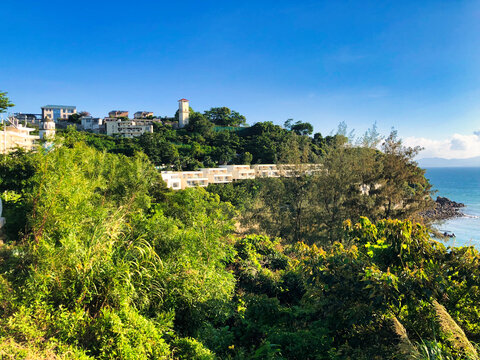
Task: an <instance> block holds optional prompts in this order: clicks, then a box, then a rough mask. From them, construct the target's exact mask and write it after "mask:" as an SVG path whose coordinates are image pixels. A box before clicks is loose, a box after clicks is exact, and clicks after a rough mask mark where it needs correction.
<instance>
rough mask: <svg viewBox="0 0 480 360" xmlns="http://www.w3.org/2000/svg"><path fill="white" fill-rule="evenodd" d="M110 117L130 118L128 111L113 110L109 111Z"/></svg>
mask: <svg viewBox="0 0 480 360" xmlns="http://www.w3.org/2000/svg"><path fill="white" fill-rule="evenodd" d="M108 117H109V118H128V111H125V110H112V111H110V112H109V113H108Z"/></svg>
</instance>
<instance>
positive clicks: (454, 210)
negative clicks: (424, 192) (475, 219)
mask: <svg viewBox="0 0 480 360" xmlns="http://www.w3.org/2000/svg"><path fill="white" fill-rule="evenodd" d="M463 207H465V204H463V203H458V202H456V201H453V200H450V199H448V198H446V197H442V196H438V197H437V200H435V207H434V208H433V209H432V210H428V211H426V212H425V214H424V215H423V216H424V217H426V218H428V219H431V220H445V219H451V218H455V217H461V216H464V215H465V214H463V213H462V212H461V211H460V209H461V208H463Z"/></svg>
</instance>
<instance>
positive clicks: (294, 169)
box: [162, 164, 321, 190]
mask: <svg viewBox="0 0 480 360" xmlns="http://www.w3.org/2000/svg"><path fill="white" fill-rule="evenodd" d="M320 171H321V165H318V164H303V165H293V164H281V165H275V164H256V165H252V166H250V165H222V166H220V167H218V168H205V169H200V171H162V178H163V180H164V181H165V182H166V183H167V187H169V188H171V189H174V190H180V189H185V188H187V187H193V186H208V185H209V184H226V183H230V182H232V181H237V180H247V179H255V178H267V177H280V176H286V177H288V176H298V175H300V174H307V175H313V174H315V173H318V172H320Z"/></svg>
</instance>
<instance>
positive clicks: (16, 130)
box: [0, 124, 39, 154]
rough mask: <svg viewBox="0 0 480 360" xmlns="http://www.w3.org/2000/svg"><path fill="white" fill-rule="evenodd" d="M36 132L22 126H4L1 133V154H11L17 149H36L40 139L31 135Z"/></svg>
mask: <svg viewBox="0 0 480 360" xmlns="http://www.w3.org/2000/svg"><path fill="white" fill-rule="evenodd" d="M34 130H35V129H33V128H29V127H25V126H22V125H20V124H12V125H10V126H4V128H3V131H0V153H2V154H6V153H9V152H10V151H12V150H14V149H15V148H17V147H20V148H23V149H25V150H33V149H35V147H36V144H37V141H38V140H39V137H38V136H36V135H31V134H30V133H31V132H32V131H34Z"/></svg>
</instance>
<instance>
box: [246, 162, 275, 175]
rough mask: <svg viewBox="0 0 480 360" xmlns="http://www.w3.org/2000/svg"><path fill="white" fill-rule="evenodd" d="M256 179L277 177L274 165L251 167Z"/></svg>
mask: <svg viewBox="0 0 480 360" xmlns="http://www.w3.org/2000/svg"><path fill="white" fill-rule="evenodd" d="M252 167H253V169H254V170H255V176H256V177H279V176H280V174H279V171H278V169H277V165H275V164H255V165H253V166H252Z"/></svg>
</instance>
